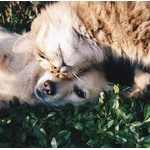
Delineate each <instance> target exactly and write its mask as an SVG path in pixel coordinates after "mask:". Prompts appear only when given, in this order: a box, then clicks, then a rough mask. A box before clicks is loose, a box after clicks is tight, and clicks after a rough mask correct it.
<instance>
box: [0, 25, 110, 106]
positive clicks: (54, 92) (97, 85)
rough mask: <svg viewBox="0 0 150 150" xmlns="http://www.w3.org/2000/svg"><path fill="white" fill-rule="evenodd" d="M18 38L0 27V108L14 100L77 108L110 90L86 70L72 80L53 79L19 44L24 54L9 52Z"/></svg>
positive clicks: (99, 75) (101, 75) (101, 77)
mask: <svg viewBox="0 0 150 150" xmlns="http://www.w3.org/2000/svg"><path fill="white" fill-rule="evenodd" d="M20 36H21V35H19V34H16V33H11V32H9V31H7V30H6V29H4V28H2V27H0V108H1V107H2V108H6V107H8V102H9V100H12V99H13V97H14V96H16V97H18V98H19V100H20V103H28V104H29V105H36V104H39V103H42V104H44V105H48V106H49V105H51V106H58V107H59V106H64V105H66V104H67V103H71V104H72V105H74V106H79V105H82V104H84V103H86V102H91V103H93V102H95V101H96V100H98V97H99V94H100V92H102V91H111V90H112V86H111V84H110V82H108V81H107V80H106V78H105V74H104V72H103V71H102V70H100V69H97V70H96V69H90V70H88V71H87V72H85V73H82V74H80V76H76V79H72V80H62V79H59V78H57V77H55V76H53V74H52V73H51V72H48V71H46V70H44V69H42V68H41V67H40V65H39V63H38V61H37V60H36V59H35V57H34V56H33V52H28V45H24V44H22V43H20V50H22V49H24V48H25V47H26V49H25V51H24V54H18V53H14V52H13V51H12V47H13V44H14V42H15V41H16V40H17V38H18V37H20ZM24 46H25V47H24Z"/></svg>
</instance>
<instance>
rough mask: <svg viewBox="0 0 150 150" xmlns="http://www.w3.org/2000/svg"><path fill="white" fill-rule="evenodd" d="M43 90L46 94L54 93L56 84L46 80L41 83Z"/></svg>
mask: <svg viewBox="0 0 150 150" xmlns="http://www.w3.org/2000/svg"><path fill="white" fill-rule="evenodd" d="M43 92H44V93H46V94H47V95H55V93H56V85H55V83H54V82H52V81H50V80H47V81H45V82H44V83H43Z"/></svg>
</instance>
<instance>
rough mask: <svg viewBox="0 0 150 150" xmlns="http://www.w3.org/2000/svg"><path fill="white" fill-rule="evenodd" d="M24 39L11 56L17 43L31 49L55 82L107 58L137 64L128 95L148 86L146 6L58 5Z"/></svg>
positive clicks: (149, 15)
mask: <svg viewBox="0 0 150 150" xmlns="http://www.w3.org/2000/svg"><path fill="white" fill-rule="evenodd" d="M24 37H28V39H30V40H26V39H25V38H19V39H18V40H17V42H16V43H15V45H14V51H18V50H17V49H18V48H17V47H19V43H20V41H21V42H23V43H24V44H25V45H29V47H30V48H29V49H28V50H29V51H32V50H33V49H34V53H35V57H36V58H37V59H38V60H39V61H40V64H41V66H42V67H43V68H44V69H46V70H49V71H51V72H52V73H53V75H54V76H56V77H59V78H64V79H65V78H72V77H73V76H74V75H76V74H78V73H80V72H82V71H84V70H86V69H87V68H91V67H93V66H94V65H97V66H98V65H99V64H101V63H103V61H104V60H106V59H108V56H109V55H111V56H112V57H116V58H118V57H123V58H127V59H130V61H131V62H133V63H134V62H135V63H136V64H137V71H136V74H135V82H136V83H137V84H136V83H135V85H134V86H133V88H132V89H131V93H129V95H131V96H132V95H133V96H134V95H137V94H138V93H139V92H140V93H141V92H142V91H143V90H144V88H145V87H146V85H147V84H149V80H150V77H149V73H148V70H149V67H150V53H149V51H150V42H149V41H150V2H138V1H137V2H136V1H134V2H58V3H55V4H53V5H48V6H46V9H44V10H42V11H41V14H39V15H38V16H37V17H36V18H35V20H34V21H33V23H32V25H31V32H29V33H27V34H26V35H25V36H24ZM139 66H142V67H141V69H140V70H139ZM141 70H142V71H143V70H144V72H143V74H142V76H145V79H144V77H143V78H142V82H144V83H143V84H142V85H140V84H141V80H140V78H139V76H141ZM138 80H140V81H138ZM137 89H138V90H137ZM135 91H137V92H135ZM133 93H137V94H133Z"/></svg>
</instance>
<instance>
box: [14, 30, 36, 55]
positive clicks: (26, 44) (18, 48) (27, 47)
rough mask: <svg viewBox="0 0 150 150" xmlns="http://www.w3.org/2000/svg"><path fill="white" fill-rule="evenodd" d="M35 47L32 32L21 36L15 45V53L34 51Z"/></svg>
mask: <svg viewBox="0 0 150 150" xmlns="http://www.w3.org/2000/svg"><path fill="white" fill-rule="evenodd" d="M33 49H34V44H33V36H32V34H31V33H30V32H29V33H26V34H24V35H22V36H20V37H19V38H18V39H17V40H16V41H15V43H14V45H13V51H14V52H15V53H28V52H32V51H33Z"/></svg>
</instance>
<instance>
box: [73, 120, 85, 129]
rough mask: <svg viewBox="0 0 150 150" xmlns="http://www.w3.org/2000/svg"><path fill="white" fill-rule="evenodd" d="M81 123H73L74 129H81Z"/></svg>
mask: <svg viewBox="0 0 150 150" xmlns="http://www.w3.org/2000/svg"><path fill="white" fill-rule="evenodd" d="M83 127H84V126H83V124H82V123H80V122H77V123H75V125H74V128H75V129H77V130H79V131H82V130H83Z"/></svg>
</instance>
